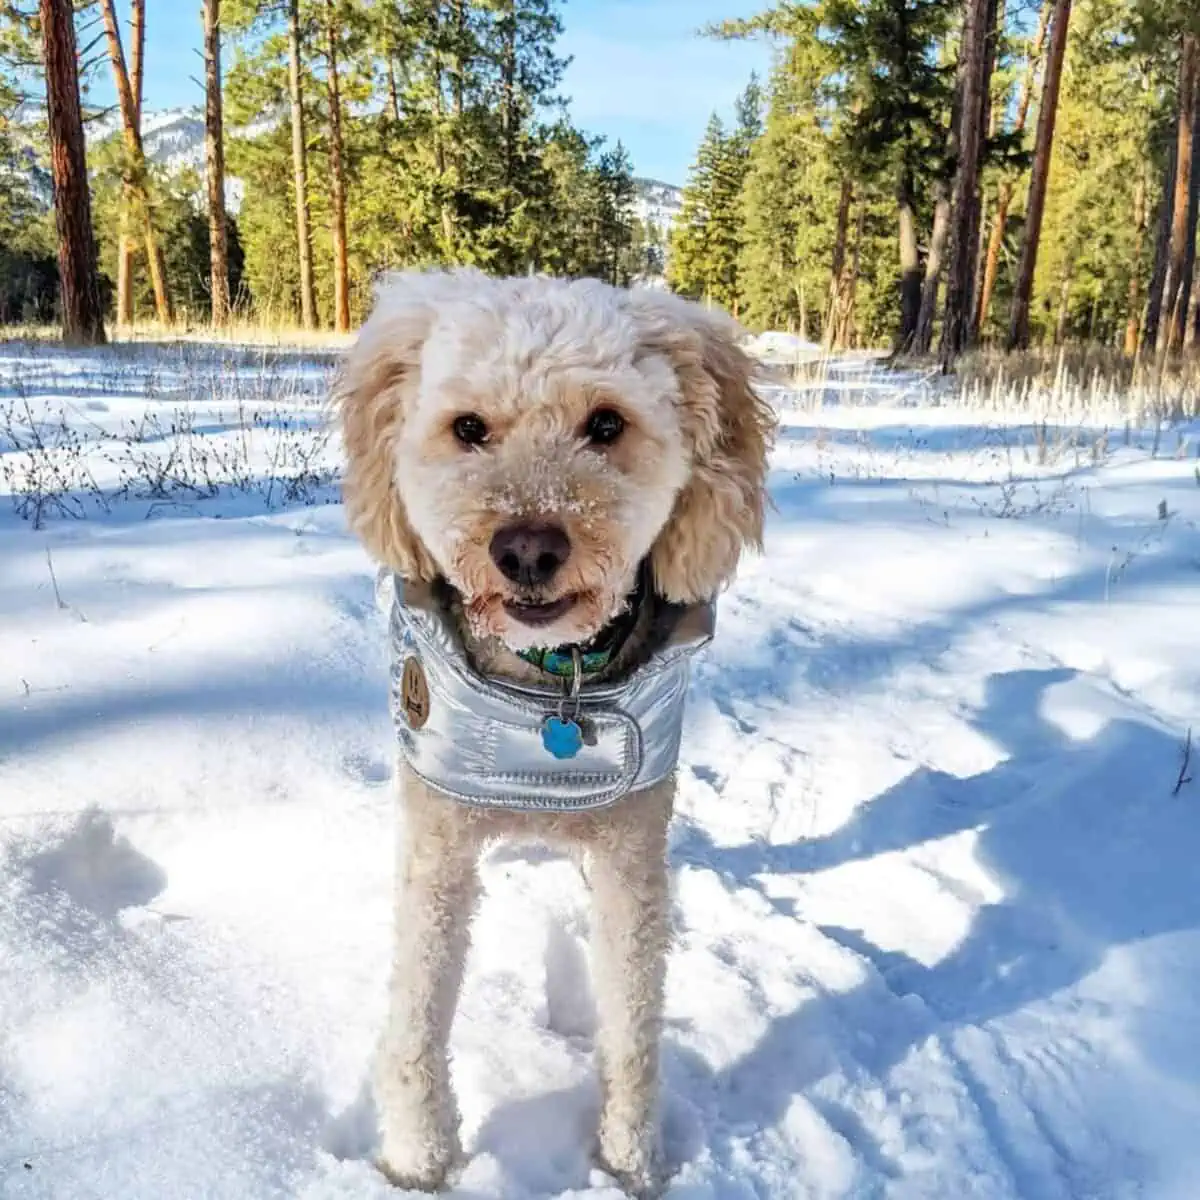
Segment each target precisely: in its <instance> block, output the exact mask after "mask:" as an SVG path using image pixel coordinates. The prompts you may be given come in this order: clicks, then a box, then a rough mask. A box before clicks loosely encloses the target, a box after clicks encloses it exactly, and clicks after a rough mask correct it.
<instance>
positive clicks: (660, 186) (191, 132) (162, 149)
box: [31, 106, 683, 233]
mask: <svg viewBox="0 0 1200 1200" xmlns="http://www.w3.org/2000/svg"><path fill="white" fill-rule="evenodd" d="M31 119H32V118H31ZM272 120H273V118H272V117H269V116H268V117H263V118H261V119H260V121H258V122H256V123H255V124H254V125H252V126H250V127H248V128H246V129H239V130H237V131H236V132H237V133H238V134H241V135H242V136H246V135H250V136H254V135H255V134H257V133H261V132H263V131H265V130H266V129H267V128H269V127H270V124H271V122H272ZM120 128H121V117H120V114H119V113H118V112H115V111H114V112H111V113H108V114H106V115H105V116H103V117H101V118H99V119H97V120H95V121H91V122H89V123H88V126H87V139H88V141H89V142H101V141H103V140H104V139H105V138H106V137H109V136H110V135H111V134H113V133H116V132H118V131H119V130H120ZM230 132H231V133H232V132H235V131H233V130H231V131H230ZM142 145H143V147H144V148H145V151H146V157H147V158H148V159H150V160H151V161H152V162H155V163H158V164H160V165H162V166H164V167H166V169H167V170H168V171H170V172H171V173H173V174H174V173H176V172H179V171H186V170H189V169H190V170H193V171H195V172H196V173H197V174H198V175H200V176H201V177H202V178H203V175H204V110H203V109H202V108H200V107H198V106H197V107H194V108H164V109H150V110H147V111H146V112H145V113H144V114H143V115H142ZM48 182H49V181H48V180H46V181H45V183H46V184H48ZM633 182H634V186H635V187H636V188H637V195H636V197H635V199H634V209H635V211H636V213H637V216H638V218H639V220H642V221H644V222H646V223H647V224H651V225H654V226H656V227H657V228H658V229H659V230H660V231H661V232H663V233H665V232H666V231H667V229H668V228H669V227H670V225H671V223H672V222H673V221H674V220H675V218H676V217H677V216H678V215H679V210H680V208H681V207H682V206H683V191H682V189H680V188H677V187H676V186H675V185H674V184H671V183H663V182H662V180H659V179H643V178H635V179H634V181H633ZM45 190H46V202H47V203H49V198H50V197H49V189H48V187H47V188H46V189H45ZM38 191H39V193H40V192H41V191H42V188H40V187H39V189H38ZM243 193H244V188H243V185H242V181H241V180H240V179H238V178H236V177H235V176H232V175H230V176H228V177H227V178H226V180H225V195H226V202H227V204H228V205H229V209H230V211H231V212H232V213H235V214H236V213H237V211H238V210H239V209H240V208H241V205H242V197H243Z"/></svg>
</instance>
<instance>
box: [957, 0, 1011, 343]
mask: <svg viewBox="0 0 1200 1200" xmlns="http://www.w3.org/2000/svg"><path fill="white" fill-rule="evenodd" d="M1003 11H1004V4H1003V0H991V3H990V4H989V5H988V11H987V25H986V27H985V28H986V36H985V38H984V51H983V52H984V64H983V83H982V90H983V95H982V97H981V99H980V108H979V179H980V182H979V187H978V190H977V193H976V199H975V202H974V207H973V211H972V214H971V225H970V241H969V261H970V263H971V290H970V292H969V294H968V295H967V297H966V300H967V308H966V314H967V320H966V327H967V340H966V344H967V345H968V346H974V345H976V344H977V343H978V341H979V321H978V315H979V312H978V306H977V304H976V303H975V297H976V296H977V295H978V294H979V289H980V287H981V286H982V284H983V249H984V247H983V225H984V216H985V205H984V195H983V164H984V158H985V155H986V153H987V146H988V140H989V139H990V137H991V118H992V115H993V114H994V113H995V112H996V109H995V108H994V107H993V106H992V104H991V103H990V98H991V91H992V75H993V74H994V72H995V70H996V59H997V57H998V56H999V51H1000V29H1001V25H1000V23H999V22H1000V19H1001V18H1000V14H1002V13H1003Z"/></svg>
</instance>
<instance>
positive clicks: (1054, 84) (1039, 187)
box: [1008, 0, 1071, 350]
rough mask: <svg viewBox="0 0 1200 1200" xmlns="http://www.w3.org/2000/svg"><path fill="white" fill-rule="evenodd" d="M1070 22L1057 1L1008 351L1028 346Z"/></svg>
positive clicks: (1067, 5) (1065, 1) (1067, 3)
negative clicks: (1031, 306) (1035, 277)
mask: <svg viewBox="0 0 1200 1200" xmlns="http://www.w3.org/2000/svg"><path fill="white" fill-rule="evenodd" d="M1070 22H1071V0H1055V3H1054V18H1053V23H1052V26H1051V33H1050V52H1049V54H1048V55H1047V57H1046V81H1045V84H1044V85H1043V87H1042V103H1041V109H1040V111H1039V112H1038V123H1037V139H1036V141H1035V143H1034V151H1033V174H1032V176H1031V177H1030V180H1029V201H1028V203H1027V205H1026V210H1025V237H1024V240H1023V242H1022V244H1021V258H1020V262H1019V264H1018V266H1017V286H1016V291H1015V293H1014V295H1013V307H1012V319H1011V321H1010V322H1009V328H1008V348H1009V350H1018V349H1019V350H1023V349H1025V347H1026V346H1028V345H1029V307H1030V304H1031V302H1032V298H1033V276H1034V271H1035V270H1036V268H1037V255H1038V243H1039V242H1040V240H1041V236H1042V216H1043V214H1044V212H1045V208H1046V185H1047V183H1048V182H1049V179H1050V158H1051V152H1052V150H1053V148H1054V124H1055V120H1056V118H1057V116H1058V92H1059V86H1060V84H1061V82H1062V68H1063V60H1064V58H1065V57H1066V51H1067V30H1068V28H1069V26H1070Z"/></svg>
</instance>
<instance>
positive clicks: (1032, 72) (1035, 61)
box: [975, 0, 1054, 331]
mask: <svg viewBox="0 0 1200 1200" xmlns="http://www.w3.org/2000/svg"><path fill="white" fill-rule="evenodd" d="M1053 8H1054V3H1053V0H1046V3H1044V4H1043V5H1042V11H1041V15H1040V16H1039V17H1038V27H1037V33H1036V35H1035V36H1034V39H1033V45H1032V46H1031V47H1030V50H1029V63H1028V65H1027V66H1026V68H1025V76H1024V78H1023V79H1022V80H1021V91H1020V95H1019V96H1018V98H1017V111H1016V114H1015V116H1014V117H1013V126H1012V132H1013V134H1014V135H1017V136H1020V135H1021V134H1022V133H1024V132H1025V122H1026V121H1027V120H1028V119H1029V107H1030V104H1031V103H1032V101H1033V88H1034V83H1035V80H1036V77H1037V71H1038V67H1039V65H1040V64H1041V59H1042V50H1043V49H1044V47H1045V45H1046V30H1047V27H1048V26H1049V23H1050V13H1051V12H1052V11H1053ZM1015 191H1016V181H1015V180H1014V179H1013V178H1012V177H1006V178H1005V179H1003V180H1002V181H1001V183H1000V188H999V193H998V195H997V197H996V216H995V218H994V220H993V221H992V229H991V234H990V235H989V237H988V247H987V257H986V259H985V260H984V265H983V285H982V286H981V287H980V289H979V306H978V308H977V310H976V313H975V327H976V328H977V329H979V330H980V331H982V330H983V328H984V326H985V325H986V324H987V319H988V314H989V312H990V311H991V307H992V296H993V295H994V294H995V291H996V278H997V276H998V275H999V273H1000V251H1001V250H1002V249H1003V248H1004V233H1005V229H1006V227H1007V225H1008V212H1009V208H1010V207H1011V205H1012V199H1013V193H1014V192H1015Z"/></svg>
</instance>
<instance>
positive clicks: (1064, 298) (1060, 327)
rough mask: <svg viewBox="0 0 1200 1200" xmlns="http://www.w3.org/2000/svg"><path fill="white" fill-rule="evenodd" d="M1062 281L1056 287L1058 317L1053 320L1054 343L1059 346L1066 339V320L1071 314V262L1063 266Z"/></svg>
mask: <svg viewBox="0 0 1200 1200" xmlns="http://www.w3.org/2000/svg"><path fill="white" fill-rule="evenodd" d="M1063 269H1064V271H1065V272H1066V274H1064V275H1063V278H1062V283H1061V284H1059V288H1058V317H1057V319H1056V320H1055V322H1054V344H1055V345H1056V346H1061V345H1062V344H1063V342H1065V341H1066V340H1067V321H1068V320H1069V319H1070V316H1071V262H1070V260H1069V259H1068V261H1067V265H1066V267H1064V268H1063Z"/></svg>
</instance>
